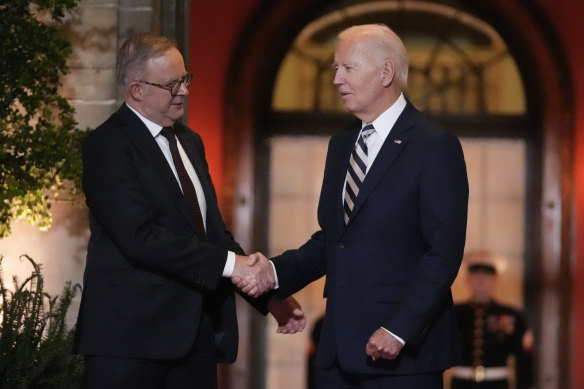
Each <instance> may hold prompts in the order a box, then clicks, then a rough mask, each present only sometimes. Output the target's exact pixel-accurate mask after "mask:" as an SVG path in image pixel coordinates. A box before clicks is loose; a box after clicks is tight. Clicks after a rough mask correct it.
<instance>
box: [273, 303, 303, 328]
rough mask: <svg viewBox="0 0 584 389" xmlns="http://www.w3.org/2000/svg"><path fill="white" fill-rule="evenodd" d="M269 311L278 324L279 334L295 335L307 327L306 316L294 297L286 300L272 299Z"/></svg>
mask: <svg viewBox="0 0 584 389" xmlns="http://www.w3.org/2000/svg"><path fill="white" fill-rule="evenodd" d="M268 310H269V311H270V313H271V314H272V316H274V318H275V319H276V321H277V322H278V329H277V330H276V332H277V333H279V334H295V333H297V332H301V331H302V330H304V327H306V316H305V315H304V311H302V307H301V306H300V304H298V301H296V299H295V298H294V297H288V298H286V299H284V300H280V299H277V298H275V297H272V298H271V299H270V301H269V302H268Z"/></svg>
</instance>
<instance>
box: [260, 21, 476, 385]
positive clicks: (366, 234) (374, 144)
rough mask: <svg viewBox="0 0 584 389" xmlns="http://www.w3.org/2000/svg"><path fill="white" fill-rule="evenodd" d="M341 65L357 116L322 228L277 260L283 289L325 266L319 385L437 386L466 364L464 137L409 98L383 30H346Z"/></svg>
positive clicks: (401, 52) (326, 184) (338, 140)
mask: <svg viewBox="0 0 584 389" xmlns="http://www.w3.org/2000/svg"><path fill="white" fill-rule="evenodd" d="M334 68H335V70H336V74H335V78H334V85H335V86H336V87H337V89H338V91H339V93H340V96H341V99H342V101H343V104H344V107H345V109H346V110H347V111H349V112H351V113H352V114H353V115H355V116H356V117H357V118H358V119H359V120H360V123H359V124H358V125H357V126H356V127H354V128H352V129H351V130H350V131H345V132H342V133H340V134H338V135H335V136H333V137H332V139H331V141H330V143H329V148H328V153H327V159H326V165H325V171H324V179H323V184H322V190H321V194H320V200H319V206H318V222H319V225H320V227H321V229H320V230H319V231H318V232H316V233H315V234H314V235H312V237H311V239H310V240H309V241H308V242H306V243H305V244H304V245H303V246H302V247H300V248H299V249H297V250H290V251H286V252H285V253H283V254H282V255H281V256H278V257H275V258H273V259H272V261H273V263H274V264H275V268H276V274H277V282H278V286H277V288H278V289H277V293H279V294H280V295H281V296H289V295H291V294H293V293H295V292H297V291H298V290H300V289H301V288H303V287H304V286H305V285H307V284H308V283H310V282H312V281H314V280H316V279H318V278H319V277H322V276H323V275H325V274H326V284H325V290H324V296H325V297H327V306H326V315H325V319H324V323H323V327H322V333H321V336H320V343H319V346H318V351H317V356H316V387H318V388H319V389H327V388H331V389H332V388H335V389H338V388H359V389H369V388H384V389H385V388H392V389H393V388H408V389H412V388H416V389H417V388H424V389H433V388H436V389H438V388H442V372H443V370H444V369H446V368H448V367H450V366H453V365H455V364H456V363H458V362H459V345H458V334H457V327H456V317H455V315H454V307H453V302H452V296H451V291H450V287H451V284H452V282H453V281H454V279H455V277H456V274H457V272H458V269H459V267H460V263H461V260H462V255H463V251H464V243H465V235H466V219H467V203H468V182H467V176H466V166H465V162H464V157H463V153H462V149H461V146H460V143H459V141H458V139H457V138H456V137H455V136H454V135H452V134H451V133H449V132H447V131H445V130H444V129H442V128H441V127H440V126H439V125H438V124H437V123H435V122H433V121H431V120H429V119H427V118H426V117H424V116H423V115H421V114H420V113H419V112H418V111H417V110H416V109H415V108H414V107H413V106H412V105H411V104H410V103H409V102H408V101H406V99H405V98H404V96H403V94H402V90H404V88H405V87H406V84H407V72H408V60H407V53H406V49H405V47H404V45H403V43H402V42H401V39H400V38H399V37H398V36H397V35H396V34H395V33H394V32H393V31H391V30H390V29H389V28H387V27H386V26H382V25H362V26H354V27H351V28H349V29H347V30H345V31H343V32H342V33H341V34H340V35H339V41H338V44H337V46H336V49H335V55H334ZM371 125H372V126H371ZM256 257H257V256H256Z"/></svg>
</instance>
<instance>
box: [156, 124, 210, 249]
mask: <svg viewBox="0 0 584 389" xmlns="http://www.w3.org/2000/svg"><path fill="white" fill-rule="evenodd" d="M161 133H162V135H163V136H164V137H165V138H166V139H168V145H169V146H170V154H171V155H172V161H173V162H174V167H175V168H176V172H177V173H178V178H179V180H180V184H181V187H182V191H183V195H184V196H185V200H186V202H187V206H188V208H189V210H190V211H191V214H192V216H193V219H194V220H195V231H196V233H197V237H198V238H199V240H200V241H206V240H207V234H206V231H205V224H204V223H203V216H202V215H201V208H200V207H199V200H198V198H197V191H196V190H195V186H194V185H193V181H191V179H190V177H189V174H188V173H187V169H185V165H184V163H183V161H182V159H181V157H180V153H179V151H178V145H177V141H176V136H175V134H174V129H173V128H172V127H163V128H162V131H161Z"/></svg>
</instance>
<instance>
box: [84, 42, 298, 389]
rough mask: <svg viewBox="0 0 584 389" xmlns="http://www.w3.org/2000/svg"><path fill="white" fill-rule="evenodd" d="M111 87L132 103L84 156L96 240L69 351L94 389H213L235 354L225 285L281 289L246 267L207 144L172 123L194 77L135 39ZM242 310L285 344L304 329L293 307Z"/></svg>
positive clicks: (92, 139)
mask: <svg viewBox="0 0 584 389" xmlns="http://www.w3.org/2000/svg"><path fill="white" fill-rule="evenodd" d="M116 76H117V81H118V86H119V87H120V89H121V91H122V93H123V97H124V100H125V103H124V104H123V105H122V107H121V108H120V109H119V110H118V111H117V112H116V113H114V114H113V115H112V116H111V117H110V118H109V119H107V120H106V121H105V122H104V123H103V124H102V125H100V126H99V127H98V128H97V129H96V130H95V131H93V132H92V133H90V134H89V136H88V138H87V140H86V142H85V144H84V148H83V190H84V192H85V196H86V200H87V205H88V206H89V211H90V214H89V222H90V229H91V238H90V241H89V246H88V253H87V264H86V269H85V275H84V289H83V295H82V300H81V307H80V311H79V317H78V322H77V330H76V338H75V349H74V350H75V352H77V353H79V354H83V355H85V356H86V361H87V368H88V386H89V388H104V389H105V388H107V389H116V388H119V389H130V388H140V389H145V388H156V389H158V388H159V389H179V388H197V389H198V388H201V389H211V388H216V386H217V377H216V363H217V361H223V362H232V361H233V360H235V357H236V354H237V343H238V332H237V320H236V312H235V301H234V293H233V291H234V287H233V284H232V282H231V280H230V278H231V277H237V279H238V280H245V281H246V284H247V285H248V287H247V288H246V292H249V293H251V294H252V295H258V294H259V293H262V292H264V291H265V290H266V289H269V288H271V287H272V286H273V284H274V279H273V275H272V266H271V265H270V264H269V262H267V261H261V260H260V261H255V264H254V265H253V266H251V265H248V259H247V257H245V256H243V250H242V249H241V247H240V246H239V244H238V243H237V242H236V241H235V240H234V239H233V237H232V236H231V234H230V233H229V232H228V231H227V230H226V229H225V226H224V223H223V219H222V217H221V214H220V212H219V208H218V206H217V199H216V196H215V192H214V189H213V184H212V182H211V178H210V175H209V170H208V166H207V162H206V160H205V152H204V148H203V143H202V141H201V138H200V137H199V135H197V134H196V133H194V132H192V131H191V130H189V129H188V128H186V127H185V126H183V125H182V124H180V123H179V122H177V120H178V119H179V118H180V117H181V116H182V115H183V113H184V104H185V99H186V97H187V96H188V90H187V87H188V86H189V84H190V82H191V78H192V76H191V75H190V74H189V73H187V71H186V69H185V66H184V60H183V58H182V56H181V54H180V52H179V51H178V50H177V48H176V47H175V45H174V43H173V42H172V41H170V40H168V39H166V38H164V37H160V36H156V35H152V34H141V35H136V36H133V37H130V38H129V39H128V40H127V41H126V42H125V43H124V45H123V46H122V47H121V49H120V52H119V55H118V61H117V65H116ZM246 298H247V299H248V300H249V301H250V302H251V303H252V304H253V305H254V306H255V307H256V308H257V309H258V310H260V311H261V312H263V313H264V314H265V313H266V312H267V311H268V310H270V311H272V313H273V314H274V315H275V316H276V319H277V320H278V323H279V324H280V328H279V332H289V333H293V332H296V331H299V330H302V328H303V327H304V324H305V319H304V316H303V313H302V311H301V310H300V309H299V306H298V305H297V304H296V302H295V300H294V299H287V300H276V299H273V298H272V299H270V300H269V301H268V299H269V298H270V296H265V297H263V298H262V299H257V300H254V299H251V298H249V297H247V296H246Z"/></svg>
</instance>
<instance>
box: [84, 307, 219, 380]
mask: <svg viewBox="0 0 584 389" xmlns="http://www.w3.org/2000/svg"><path fill="white" fill-rule="evenodd" d="M85 361H86V365H87V388H88V389H217V351H216V347H215V340H214V334H213V327H212V323H211V319H210V317H209V316H208V315H206V314H204V315H203V317H202V319H201V325H200V330H199V333H198V335H197V339H196V341H195V343H194V345H193V347H192V349H191V351H190V352H189V353H188V354H187V355H186V356H184V357H182V358H180V359H140V358H122V357H111V356H86V357H85Z"/></svg>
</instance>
